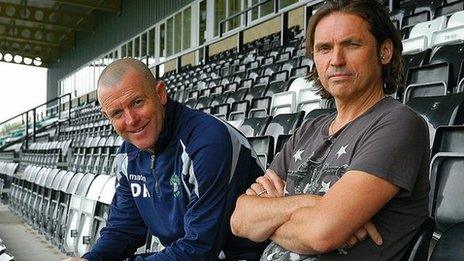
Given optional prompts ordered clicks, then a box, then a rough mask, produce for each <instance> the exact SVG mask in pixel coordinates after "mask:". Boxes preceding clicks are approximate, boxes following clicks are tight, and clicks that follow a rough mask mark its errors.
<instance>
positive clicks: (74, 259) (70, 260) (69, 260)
mask: <svg viewBox="0 0 464 261" xmlns="http://www.w3.org/2000/svg"><path fill="white" fill-rule="evenodd" d="M61 261H87V259H83V258H80V257H68V258H66V259H61Z"/></svg>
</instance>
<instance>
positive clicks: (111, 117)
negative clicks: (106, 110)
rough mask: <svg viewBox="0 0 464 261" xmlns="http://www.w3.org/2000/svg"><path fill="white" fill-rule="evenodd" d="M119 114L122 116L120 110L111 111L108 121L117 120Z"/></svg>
mask: <svg viewBox="0 0 464 261" xmlns="http://www.w3.org/2000/svg"><path fill="white" fill-rule="evenodd" d="M121 114H122V111H120V110H116V111H113V112H111V114H110V119H118V118H120V117H121Z"/></svg>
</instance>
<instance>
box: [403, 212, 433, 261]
mask: <svg viewBox="0 0 464 261" xmlns="http://www.w3.org/2000/svg"><path fill="white" fill-rule="evenodd" d="M432 233H433V219H431V218H427V220H426V221H425V222H424V223H423V224H422V225H421V227H420V228H419V231H417V232H416V235H415V236H414V238H413V240H412V242H411V245H410V246H409V247H408V250H407V251H406V254H405V256H404V257H403V258H402V259H401V260H402V261H423V260H427V258H428V253H429V245H430V240H431V239H432Z"/></svg>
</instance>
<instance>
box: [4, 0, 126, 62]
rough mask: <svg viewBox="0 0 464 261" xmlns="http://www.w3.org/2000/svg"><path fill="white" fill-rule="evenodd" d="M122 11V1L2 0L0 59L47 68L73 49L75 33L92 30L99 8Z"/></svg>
mask: <svg viewBox="0 0 464 261" xmlns="http://www.w3.org/2000/svg"><path fill="white" fill-rule="evenodd" d="M120 10H121V0H2V1H1V2H0V61H5V62H14V63H20V64H26V65H35V66H45V67H46V66H47V64H48V63H49V62H50V61H56V60H59V59H60V55H61V52H62V51H63V50H66V49H73V48H74V46H75V34H76V32H84V33H92V32H93V30H94V20H95V19H94V18H95V13H96V11H99V12H116V13H119V12H120Z"/></svg>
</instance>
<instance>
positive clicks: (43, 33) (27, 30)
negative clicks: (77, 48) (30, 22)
mask: <svg viewBox="0 0 464 261" xmlns="http://www.w3.org/2000/svg"><path fill="white" fill-rule="evenodd" d="M2 36H4V37H11V38H15V39H16V40H17V41H20V42H30V43H38V44H44V45H47V44H48V45H52V46H63V47H67V48H73V47H74V33H73V32H69V33H68V32H63V31H55V30H47V29H41V28H31V27H27V26H18V25H6V24H0V37H2Z"/></svg>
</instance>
